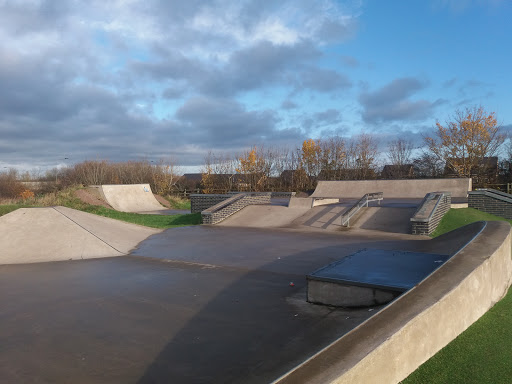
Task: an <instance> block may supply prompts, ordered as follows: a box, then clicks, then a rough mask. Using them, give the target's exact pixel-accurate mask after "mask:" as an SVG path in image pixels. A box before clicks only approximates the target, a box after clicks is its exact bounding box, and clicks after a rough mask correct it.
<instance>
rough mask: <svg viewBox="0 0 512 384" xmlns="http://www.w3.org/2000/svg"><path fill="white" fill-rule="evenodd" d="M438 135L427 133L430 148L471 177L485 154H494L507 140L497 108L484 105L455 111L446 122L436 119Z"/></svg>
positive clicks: (464, 174)
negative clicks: (442, 122)
mask: <svg viewBox="0 0 512 384" xmlns="http://www.w3.org/2000/svg"><path fill="white" fill-rule="evenodd" d="M436 128H437V131H436V132H435V136H436V137H425V142H426V144H427V146H428V148H429V150H430V151H431V152H432V153H433V154H435V155H436V156H437V157H438V158H439V159H441V160H443V161H444V162H446V165H447V166H448V167H450V168H451V169H453V171H454V172H455V174H456V175H457V176H458V177H471V176H472V175H474V174H475V173H476V172H477V171H478V167H479V164H481V163H482V161H483V159H484V157H488V156H493V155H494V154H495V153H496V151H497V150H498V148H499V147H500V145H501V144H502V143H503V141H504V140H505V136H504V135H503V134H500V132H499V131H500V126H499V124H498V121H497V119H496V116H495V114H494V112H491V113H488V112H486V111H485V110H484V109H483V108H482V107H473V108H466V109H465V110H464V111H461V110H458V111H456V112H455V115H454V116H453V118H452V120H451V121H448V122H447V123H446V124H445V125H442V124H440V123H439V122H437V123H436Z"/></svg>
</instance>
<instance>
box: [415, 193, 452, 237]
mask: <svg viewBox="0 0 512 384" xmlns="http://www.w3.org/2000/svg"><path fill="white" fill-rule="evenodd" d="M451 203H452V199H451V194H450V192H432V193H427V195H425V198H424V199H423V202H422V204H421V205H420V207H419V208H418V210H417V211H416V213H415V214H414V216H413V217H412V218H411V227H412V234H413V235H430V234H432V232H434V231H435V230H436V228H437V226H438V225H439V223H440V222H441V219H442V218H443V216H444V215H445V214H446V212H448V211H449V210H450V207H451Z"/></svg>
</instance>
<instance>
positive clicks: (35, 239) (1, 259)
mask: <svg viewBox="0 0 512 384" xmlns="http://www.w3.org/2000/svg"><path fill="white" fill-rule="evenodd" d="M159 232H161V231H160V230H157V229H152V228H146V227H142V226H139V225H135V224H129V223H124V222H121V221H118V220H114V219H109V218H106V217H100V216H96V215H93V214H90V213H85V212H81V211H76V210H74V209H70V208H65V207H51V208H20V209H18V210H16V211H13V212H11V213H9V214H7V215H4V216H2V217H0V264H23V263H37V262H46V261H59V260H76V259H89V258H99V257H111V256H121V255H124V254H127V253H128V252H130V250H131V249H133V248H135V247H136V246H137V244H138V243H139V242H141V241H142V240H144V239H146V238H147V237H149V236H151V235H153V234H156V233H159Z"/></svg>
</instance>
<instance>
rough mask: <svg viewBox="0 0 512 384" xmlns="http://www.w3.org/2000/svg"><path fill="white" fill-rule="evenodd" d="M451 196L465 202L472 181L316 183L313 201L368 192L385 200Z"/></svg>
mask: <svg viewBox="0 0 512 384" xmlns="http://www.w3.org/2000/svg"><path fill="white" fill-rule="evenodd" d="M438 191H442V192H445V191H446V192H451V194H452V198H458V199H466V198H467V195H468V191H471V179H414V180H341V181H319V182H318V185H317V187H316V189H315V192H313V194H312V195H311V197H314V198H340V199H347V198H348V199H359V198H361V196H363V195H365V194H367V193H371V192H383V193H384V199H388V198H407V199H411V198H423V197H424V196H425V194H426V193H428V192H438Z"/></svg>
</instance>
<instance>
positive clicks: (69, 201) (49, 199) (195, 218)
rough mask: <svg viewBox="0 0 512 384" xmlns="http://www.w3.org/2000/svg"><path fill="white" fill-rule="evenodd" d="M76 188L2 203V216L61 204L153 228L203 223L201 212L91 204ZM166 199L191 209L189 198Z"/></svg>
mask: <svg viewBox="0 0 512 384" xmlns="http://www.w3.org/2000/svg"><path fill="white" fill-rule="evenodd" d="M76 189H77V188H68V189H65V190H63V191H59V192H57V193H49V194H46V195H43V196H38V197H35V198H33V199H28V200H26V201H24V202H14V201H9V202H8V204H0V216H2V215H5V214H7V213H9V212H12V211H14V210H16V209H18V208H30V207H51V206H57V205H61V206H64V207H68V208H73V209H77V210H79V211H84V212H88V213H93V214H95V215H99V216H104V217H109V218H111V219H116V220H121V221H126V222H128V223H133V224H139V225H144V226H146V227H152V228H161V229H165V228H173V227H182V226H187V225H198V224H201V214H199V213H196V214H188V215H145V214H144V215H142V214H138V213H127V212H119V211H115V210H113V209H108V208H104V207H100V206H96V205H89V204H86V203H84V202H83V201H81V200H80V199H79V198H77V197H76V196H75V194H74V192H75V190H76ZM166 199H167V200H169V202H170V203H171V206H172V208H173V209H190V202H189V201H187V200H184V199H180V198H172V197H169V196H168V197H166Z"/></svg>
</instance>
